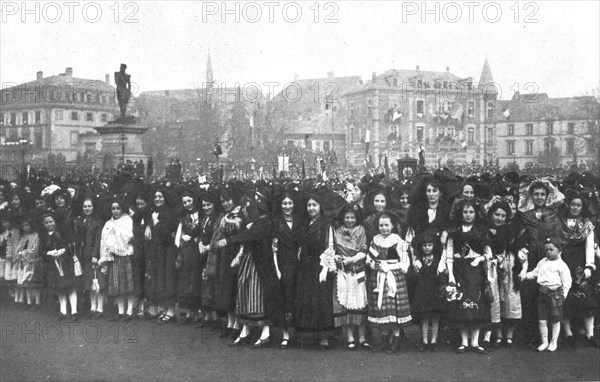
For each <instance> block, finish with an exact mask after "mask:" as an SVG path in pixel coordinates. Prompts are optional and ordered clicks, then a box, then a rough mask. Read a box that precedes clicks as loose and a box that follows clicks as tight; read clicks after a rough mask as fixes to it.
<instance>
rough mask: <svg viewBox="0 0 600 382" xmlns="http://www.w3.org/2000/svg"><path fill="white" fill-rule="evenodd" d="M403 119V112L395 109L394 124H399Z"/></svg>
mask: <svg viewBox="0 0 600 382" xmlns="http://www.w3.org/2000/svg"><path fill="white" fill-rule="evenodd" d="M401 121H402V113H401V112H400V111H399V110H396V111H394V115H393V117H392V123H393V124H395V125H396V124H399V123H400V122H401Z"/></svg>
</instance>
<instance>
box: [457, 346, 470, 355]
mask: <svg viewBox="0 0 600 382" xmlns="http://www.w3.org/2000/svg"><path fill="white" fill-rule="evenodd" d="M466 351H467V347H466V346H465V345H460V346H459V347H458V349H456V353H458V354H463V353H464V352H466Z"/></svg>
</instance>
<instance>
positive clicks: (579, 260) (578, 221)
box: [559, 191, 600, 347]
mask: <svg viewBox="0 0 600 382" xmlns="http://www.w3.org/2000/svg"><path fill="white" fill-rule="evenodd" d="M559 218H560V223H561V224H560V226H561V230H562V238H563V239H564V240H565V244H564V246H563V249H562V259H563V260H564V262H565V263H566V264H567V265H568V266H569V269H570V271H571V278H572V279H573V286H572V288H571V290H570V291H569V294H568V296H567V300H566V301H565V311H564V316H565V318H564V320H563V322H562V327H563V331H564V334H565V336H566V339H565V343H567V344H570V345H571V346H573V347H574V346H575V337H574V336H573V332H572V330H571V322H572V321H573V320H576V319H581V320H582V321H583V327H584V330H585V342H586V345H588V346H592V347H595V346H596V341H595V340H594V315H595V314H596V313H597V312H598V311H599V310H600V309H599V308H600V306H599V304H598V296H597V292H596V290H595V288H594V285H596V283H597V272H596V265H595V264H594V224H592V222H591V220H590V219H589V210H588V209H587V201H586V199H585V198H584V197H583V196H582V195H581V194H579V193H577V192H575V191H571V192H567V197H566V199H565V204H564V206H563V207H562V208H561V209H560V210H559Z"/></svg>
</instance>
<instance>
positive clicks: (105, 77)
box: [104, 74, 110, 85]
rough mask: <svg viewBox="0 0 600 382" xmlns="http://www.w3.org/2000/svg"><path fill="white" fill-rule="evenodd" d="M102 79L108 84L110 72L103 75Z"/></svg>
mask: <svg viewBox="0 0 600 382" xmlns="http://www.w3.org/2000/svg"><path fill="white" fill-rule="evenodd" d="M104 81H105V82H106V84H107V85H110V74H107V75H105V76H104Z"/></svg>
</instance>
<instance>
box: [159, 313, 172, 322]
mask: <svg viewBox="0 0 600 382" xmlns="http://www.w3.org/2000/svg"><path fill="white" fill-rule="evenodd" d="M172 318H173V317H171V316H169V315H168V314H161V315H160V316H159V317H158V318H157V319H156V323H157V324H159V325H164V324H167V323H169V322H170V321H171V319H172Z"/></svg>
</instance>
